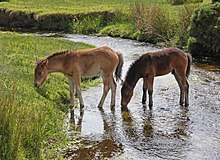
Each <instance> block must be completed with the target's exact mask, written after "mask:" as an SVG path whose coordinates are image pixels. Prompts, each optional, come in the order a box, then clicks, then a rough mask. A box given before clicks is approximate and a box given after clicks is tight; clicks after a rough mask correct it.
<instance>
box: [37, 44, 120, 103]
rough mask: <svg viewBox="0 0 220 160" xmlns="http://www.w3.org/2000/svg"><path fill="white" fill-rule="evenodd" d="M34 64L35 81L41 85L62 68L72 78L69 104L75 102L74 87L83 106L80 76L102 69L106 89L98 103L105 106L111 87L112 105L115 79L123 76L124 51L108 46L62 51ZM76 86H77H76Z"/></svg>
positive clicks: (61, 70) (92, 74)
mask: <svg viewBox="0 0 220 160" xmlns="http://www.w3.org/2000/svg"><path fill="white" fill-rule="evenodd" d="M36 63H37V66H36V67H35V79H34V85H35V86H36V87H39V86H40V85H42V84H43V83H44V81H45V80H46V77H47V75H48V74H49V73H52V72H62V73H64V75H66V76H67V77H68V79H69V86H70V105H71V106H74V95H75V94H74V92H75V91H74V90H75V89H76V93H77V95H78V98H79V101H80V106H81V107H83V106H84V103H83V98H82V94H81V88H80V83H81V77H92V76H95V75H97V74H98V73H101V76H102V79H103V84H104V89H103V94H102V97H101V100H100V102H99V104H98V107H102V106H103V103H104V100H105V98H106V95H107V94H108V91H109V89H111V107H113V106H114V105H115V96H116V82H115V80H114V78H113V72H115V77H116V80H118V79H121V72H122V66H123V57H122V54H120V53H117V52H115V51H113V50H112V49H111V48H109V47H99V48H93V49H86V50H79V51H63V52H58V53H54V54H52V55H50V56H49V57H47V58H46V59H45V60H42V61H41V60H40V61H39V60H38V61H37V62H36ZM74 88H75V89H74Z"/></svg>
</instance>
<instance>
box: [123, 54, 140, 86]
mask: <svg viewBox="0 0 220 160" xmlns="http://www.w3.org/2000/svg"><path fill="white" fill-rule="evenodd" d="M143 56H144V55H142V56H141V57H139V58H138V59H137V60H136V61H134V62H133V63H132V64H131V65H130V67H129V69H128V72H127V74H126V76H125V82H128V83H130V82H133V81H134V79H138V78H140V77H139V76H141V71H142V70H141V68H142V67H143V65H144V64H143V62H142V61H143Z"/></svg>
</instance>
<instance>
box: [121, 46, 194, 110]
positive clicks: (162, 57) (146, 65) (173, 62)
mask: <svg viewBox="0 0 220 160" xmlns="http://www.w3.org/2000/svg"><path fill="white" fill-rule="evenodd" d="M190 65H191V56H190V55H189V54H187V53H184V52H183V51H181V50H180V49H177V48H168V49H164V50H161V51H156V52H153V53H147V54H144V55H142V56H141V57H140V58H139V59H137V60H136V61H135V62H133V64H132V65H131V66H130V68H129V70H128V72H127V75H126V77H125V81H124V84H123V86H122V88H121V98H122V99H121V105H122V107H126V106H127V104H128V103H129V102H130V100H131V97H132V95H133V90H134V87H135V85H136V83H137V82H138V80H139V79H140V78H143V97H142V104H145V103H146V91H147V90H148V94H149V107H150V108H152V106H153V99H152V93H153V82H154V77H155V76H162V75H165V74H168V73H170V72H172V74H174V76H175V78H176V81H177V82H178V85H179V87H180V104H181V105H183V103H184V98H185V106H188V105H189V98H188V95H189V83H188V81H187V78H188V76H189V73H190Z"/></svg>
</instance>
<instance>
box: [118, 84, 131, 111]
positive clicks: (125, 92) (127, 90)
mask: <svg viewBox="0 0 220 160" xmlns="http://www.w3.org/2000/svg"><path fill="white" fill-rule="evenodd" d="M132 96H133V88H132V87H130V86H129V85H128V84H126V83H124V84H123V86H122V88H121V106H122V107H127V105H128V103H129V102H130V100H131V97H132Z"/></svg>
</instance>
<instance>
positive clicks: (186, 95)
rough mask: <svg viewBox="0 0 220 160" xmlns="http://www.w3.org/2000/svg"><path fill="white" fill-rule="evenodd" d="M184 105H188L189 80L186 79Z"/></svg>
mask: <svg viewBox="0 0 220 160" xmlns="http://www.w3.org/2000/svg"><path fill="white" fill-rule="evenodd" d="M185 106H186V107H187V106H189V82H188V80H187V79H186V86H185Z"/></svg>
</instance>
